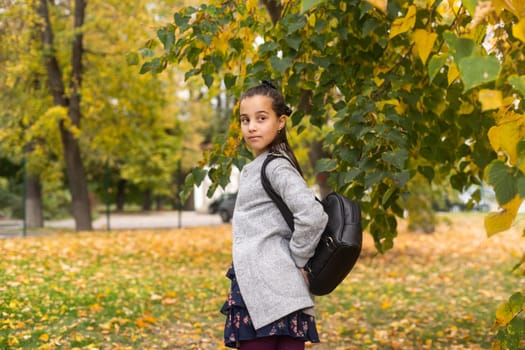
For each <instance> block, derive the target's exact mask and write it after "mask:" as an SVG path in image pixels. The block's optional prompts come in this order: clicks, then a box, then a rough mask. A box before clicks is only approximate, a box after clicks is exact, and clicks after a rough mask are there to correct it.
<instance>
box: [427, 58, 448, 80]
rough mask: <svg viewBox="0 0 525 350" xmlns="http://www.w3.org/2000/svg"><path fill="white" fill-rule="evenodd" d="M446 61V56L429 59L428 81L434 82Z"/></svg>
mask: <svg viewBox="0 0 525 350" xmlns="http://www.w3.org/2000/svg"><path fill="white" fill-rule="evenodd" d="M446 61H447V56H445V55H441V56H438V55H434V56H432V57H431V58H430V61H429V62H428V76H429V77H430V81H432V80H434V78H435V77H436V75H437V74H438V73H439V70H440V69H441V67H443V65H444V64H445V62H446Z"/></svg>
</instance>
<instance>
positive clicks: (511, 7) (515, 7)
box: [492, 0, 525, 18]
mask: <svg viewBox="0 0 525 350" xmlns="http://www.w3.org/2000/svg"><path fill="white" fill-rule="evenodd" d="M492 6H494V8H495V9H496V10H498V11H499V12H501V11H502V10H503V9H506V10H508V11H510V12H512V13H513V14H515V15H516V16H517V17H518V18H524V17H525V1H523V0H492Z"/></svg>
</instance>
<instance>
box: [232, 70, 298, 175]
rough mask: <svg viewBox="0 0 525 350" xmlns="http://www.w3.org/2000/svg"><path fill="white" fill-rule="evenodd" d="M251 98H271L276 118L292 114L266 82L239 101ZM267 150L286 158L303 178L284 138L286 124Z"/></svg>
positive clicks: (249, 91) (277, 93) (272, 87)
mask: <svg viewBox="0 0 525 350" xmlns="http://www.w3.org/2000/svg"><path fill="white" fill-rule="evenodd" d="M252 96H267V97H269V98H271V99H272V110H273V111H274V112H275V114H276V115H277V117H278V118H279V117H280V116H281V115H286V116H290V115H291V114H292V110H291V108H290V107H288V105H287V104H286V102H284V97H283V95H282V94H281V93H280V92H279V91H278V90H277V88H276V87H275V86H274V85H273V84H272V83H271V82H269V81H268V80H263V81H262V83H261V84H259V85H256V86H253V87H251V88H249V89H248V90H246V91H245V92H244V94H242V96H241V101H242V100H243V99H245V98H246V97H252ZM268 150H269V151H270V153H280V154H284V155H285V156H287V157H288V159H290V160H291V161H292V164H293V165H294V166H295V168H296V169H297V170H298V171H299V173H300V174H301V176H303V171H302V170H301V167H300V166H299V162H298V161H297V158H296V157H295V154H294V153H293V151H292V148H291V147H290V144H289V143H288V138H287V137H286V124H285V126H284V127H283V128H282V129H281V130H280V131H279V133H278V134H277V136H276V137H275V138H274V139H273V141H272V143H270V145H269V146H268Z"/></svg>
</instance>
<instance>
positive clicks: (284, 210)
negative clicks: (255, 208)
mask: <svg viewBox="0 0 525 350" xmlns="http://www.w3.org/2000/svg"><path fill="white" fill-rule="evenodd" d="M276 158H284V159H286V160H288V161H290V160H289V159H288V158H286V157H284V156H278V155H274V154H269V155H268V156H267V157H266V159H265V160H264V163H263V165H262V168H261V183H262V186H263V187H264V190H265V191H266V193H268V196H270V198H271V199H272V200H273V201H274V203H275V205H277V208H279V211H280V212H281V214H282V215H283V217H284V220H285V221H286V223H287V224H288V226H289V227H290V230H292V232H293V231H294V223H293V214H292V212H291V211H290V209H289V208H288V206H287V205H286V203H284V201H283V199H282V198H281V196H279V194H277V192H275V190H274V189H273V187H272V184H271V183H270V180H268V176H267V175H266V166H267V165H268V163H270V162H271V161H272V160H274V159H276Z"/></svg>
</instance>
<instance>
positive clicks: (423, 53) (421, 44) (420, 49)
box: [414, 29, 437, 64]
mask: <svg viewBox="0 0 525 350" xmlns="http://www.w3.org/2000/svg"><path fill="white" fill-rule="evenodd" d="M436 38H437V34H436V33H431V32H428V31H426V30H424V29H417V30H416V31H415V32H414V42H415V48H416V52H417V54H418V56H419V58H420V59H421V61H422V62H423V64H425V63H427V59H428V56H429V55H430V53H431V52H432V48H433V47H434V42H435V41H436Z"/></svg>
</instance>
